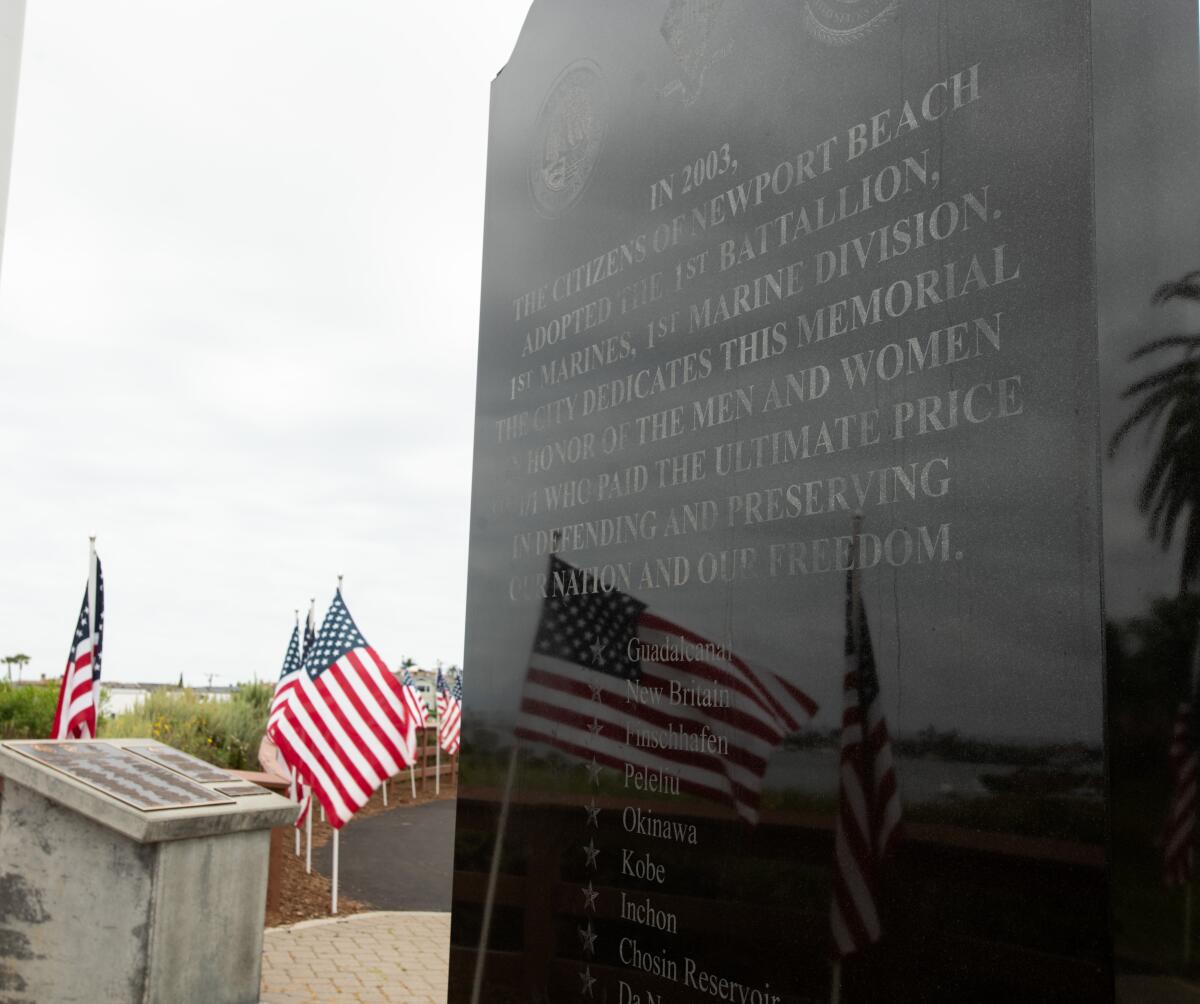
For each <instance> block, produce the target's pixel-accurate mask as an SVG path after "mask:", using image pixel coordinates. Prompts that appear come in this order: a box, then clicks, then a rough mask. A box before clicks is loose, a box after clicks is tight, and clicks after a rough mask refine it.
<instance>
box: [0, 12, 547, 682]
mask: <svg viewBox="0 0 1200 1004" xmlns="http://www.w3.org/2000/svg"><path fill="white" fill-rule="evenodd" d="M527 6H528V0H489V2H488V3H478V4H474V5H472V6H471V8H470V10H469V12H468V11H465V10H464V8H463V7H462V6H461V5H455V4H422V5H420V6H419V7H416V8H414V6H413V5H409V4H384V3H376V2H351V3H340V4H335V5H331V4H329V3H327V2H321V3H314V2H307V0H286V2H284V0H255V2H253V3H245V2H231V0H208V2H206V3H203V4H186V5H185V4H163V3H162V2H161V0H110V2H108V3H104V4H94V3H84V2H81V0H36V2H34V3H30V4H29V8H28V11H27V16H26V24H25V43H24V54H23V65H22V72H21V84H20V97H19V104H18V114H17V128H16V137H15V142H14V158H13V173H12V185H11V190H10V193H9V213H8V226H7V233H6V234H5V248H4V260H3V277H2V283H0V429H3V430H4V431H3V434H2V435H0V471H2V472H3V489H2V490H3V499H4V503H3V505H4V512H5V518H4V519H3V520H0V554H2V555H3V560H2V561H0V650H2V651H0V654H3V655H9V654H12V653H15V652H18V651H23V652H25V653H27V654H29V655H30V656H31V657H32V661H31V663H30V665H29V666H28V667H27V669H26V676H27V678H28V677H29V676H34V677H36V676H40V675H42V674H45V675H47V676H56V675H58V674H60V673H61V672H62V667H63V663H64V661H65V657H66V654H67V649H68V646H69V643H70V639H71V633H72V630H73V628H74V623H75V620H76V618H77V616H78V611H79V603H80V599H81V597H82V593H83V588H84V581H85V575H86V566H87V543H88V542H87V538H88V535H89V534H91V533H95V534H97V535H98V537H99V543H98V549H99V553H100V556H101V560H102V561H103V563H104V570H105V579H106V586H107V604H108V624H107V635H106V645H105V665H104V674H105V677H106V679H109V680H122V681H131V680H146V681H152V680H157V681H173V680H176V679H178V678H179V675H180V673H182V674H183V676H184V678H185V680H186V681H187V682H188V683H192V684H202V683H205V682H207V679H208V676H209V674H212V676H213V682H214V683H218V684H219V683H233V682H237V681H240V680H246V679H250V678H252V677H254V676H256V675H257V676H258V677H259V678H272V677H274V676H275V675H276V674H277V672H278V670H279V666H280V663H281V661H282V658H283V654H284V650H285V648H286V645H287V640H288V634H289V631H290V630H291V624H292V619H293V614H292V611H293V609H294V608H296V607H304V606H307V603H308V599H309V597H312V596H315V597H316V598H317V604H318V616H320V615H322V614H323V613H324V609H325V606H326V605H327V603H328V601H329V599H330V598H331V596H332V594H333V591H334V588H335V586H336V576H337V574H338V573H344V574H345V576H346V581H345V596H346V600H347V603H348V605H349V607H350V610H351V612H352V613H353V614H354V616H355V617H356V619H357V620H358V622H359V626H360V628H361V629H362V630H363V632H364V634H365V635H366V637H367V639H368V641H370V642H371V644H372V645H373V646H374V647H375V648H376V649H377V650H378V651H379V652H380V654H381V655H382V656H383V657H384V658H385V659H386V660H387V661H388V662H389V663H392V664H395V663H398V662H399V660H400V659H401V657H402V656H406V655H407V656H411V657H413V658H415V659H416V660H417V661H418V663H420V664H421V665H432V664H433V663H434V661H435V660H436V659H442V660H444V661H446V662H448V663H449V662H458V661H460V660H461V657H462V641H463V616H464V597H465V589H466V581H465V578H466V565H467V531H468V500H469V494H470V493H469V488H470V465H471V428H472V412H473V408H474V394H475V358H476V338H477V331H478V302H479V267H480V249H481V243H482V219H483V192H484V175H485V166H486V164H485V161H486V147H487V114H488V94H489V84H490V82H491V80H492V78H493V77H494V76H495V74H496V72H497V71H498V70H499V69H500V68H501V67H502V66H503V65H504V63H505V62H506V61H507V59H508V57H509V54H510V53H511V50H512V46H513V44H514V43H515V41H516V38H517V35H518V33H519V31H520V27H521V23H522V21H523V19H524V15H525V11H526V8H527ZM416 10H419V11H420V13H419V14H418V13H416V12H415V11H416Z"/></svg>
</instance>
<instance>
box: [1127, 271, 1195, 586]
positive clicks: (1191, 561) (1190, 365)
mask: <svg viewBox="0 0 1200 1004" xmlns="http://www.w3.org/2000/svg"><path fill="white" fill-rule="evenodd" d="M1177 299H1178V300H1186V301H1191V302H1193V303H1197V304H1200V271H1197V272H1190V273H1188V274H1187V275H1185V276H1184V277H1183V278H1182V279H1180V280H1178V281H1177V282H1168V283H1164V284H1163V285H1161V286H1160V287H1159V288H1158V289H1157V290H1156V291H1155V293H1154V298H1153V301H1152V302H1153V303H1154V304H1155V305H1156V306H1160V305H1162V304H1164V303H1166V302H1168V301H1169V300H1177ZM1173 349H1180V350H1182V353H1183V358H1182V359H1178V360H1177V361H1175V362H1172V363H1169V364H1168V365H1166V366H1165V367H1163V368H1162V369H1160V370H1157V371H1156V372H1154V373H1151V374H1150V375H1149V376H1147V377H1143V378H1142V379H1141V380H1136V381H1135V382H1133V383H1132V384H1130V385H1129V386H1128V387H1126V388H1125V392H1124V393H1123V394H1122V395H1121V397H1122V399H1124V400H1129V399H1138V400H1137V404H1136V407H1135V408H1134V409H1133V411H1132V413H1131V414H1130V415H1129V417H1128V418H1126V419H1125V421H1124V422H1122V423H1121V425H1120V426H1119V427H1118V428H1117V431H1116V432H1114V433H1113V436H1112V439H1111V440H1110V441H1109V444H1108V455H1109V457H1110V458H1111V457H1113V456H1115V455H1116V452H1117V450H1118V449H1119V448H1120V446H1121V443H1122V442H1123V441H1124V440H1125V438H1126V437H1127V436H1128V435H1129V433H1130V432H1132V431H1133V430H1134V429H1135V428H1137V427H1138V426H1144V427H1145V430H1146V439H1147V441H1149V439H1150V437H1151V436H1152V435H1153V434H1154V433H1155V432H1156V431H1158V430H1159V429H1160V427H1161V436H1160V438H1159V440H1158V445H1157V447H1156V448H1155V450H1154V453H1153V455H1152V456H1151V459H1150V468H1149V470H1147V472H1146V477H1145V479H1144V480H1143V481H1142V488H1141V492H1140V493H1139V496H1138V507H1139V508H1140V509H1141V511H1142V512H1144V513H1146V514H1147V518H1148V520H1149V527H1148V529H1149V532H1150V537H1151V539H1154V540H1158V541H1159V542H1160V543H1161V544H1162V547H1163V550H1166V549H1167V548H1169V547H1170V546H1171V542H1172V541H1173V540H1174V539H1175V533H1176V530H1177V528H1178V527H1179V525H1180V522H1181V520H1182V521H1183V524H1184V528H1183V562H1182V564H1181V565H1180V569H1179V587H1180V591H1186V590H1187V588H1188V586H1189V585H1190V584H1192V583H1193V582H1195V581H1196V580H1197V579H1200V332H1197V333H1195V334H1179V335H1167V336H1166V337H1165V338H1156V339H1155V340H1154V341H1152V342H1150V343H1149V344H1147V345H1143V346H1142V347H1141V348H1140V349H1138V350H1137V351H1136V352H1134V353H1133V354H1132V355H1130V357H1129V361H1130V362H1135V361H1137V360H1139V359H1142V358H1145V357H1147V356H1151V355H1154V354H1155V353H1158V352H1167V351H1170V350H1173ZM1185 510H1186V517H1185Z"/></svg>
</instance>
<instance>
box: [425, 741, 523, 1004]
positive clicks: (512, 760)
mask: <svg viewBox="0 0 1200 1004" xmlns="http://www.w3.org/2000/svg"><path fill="white" fill-rule="evenodd" d="M439 745H440V744H439ZM519 749H520V747H519V746H518V745H517V743H516V742H514V743H513V748H512V755H511V756H510V757H509V758H508V776H507V777H506V778H505V780H504V798H503V799H502V800H501V802H500V818H499V819H498V820H497V821H496V846H495V847H494V848H492V867H491V870H490V871H489V872H488V884H487V891H486V892H485V893H484V896H483V926H482V927H481V928H480V931H479V951H478V952H477V953H476V955H475V981H474V983H473V984H472V986H471V1004H479V1000H480V998H479V995H480V993H482V991H483V967H484V961H485V959H486V958H487V942H488V933H489V931H490V930H491V926H492V910H493V908H494V907H495V905H496V883H497V882H498V881H499V878H500V852H501V850H502V849H503V847H504V831H505V830H506V829H507V828H508V808H509V806H510V805H511V804H512V792H513V784H514V782H515V781H516V777H517V753H518V751H519Z"/></svg>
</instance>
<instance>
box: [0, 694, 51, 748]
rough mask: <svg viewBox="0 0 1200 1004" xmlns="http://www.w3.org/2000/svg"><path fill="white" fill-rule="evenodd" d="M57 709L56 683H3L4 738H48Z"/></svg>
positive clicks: (0, 715) (0, 727)
mask: <svg viewBox="0 0 1200 1004" xmlns="http://www.w3.org/2000/svg"><path fill="white" fill-rule="evenodd" d="M57 708H58V685H57V684H56V683H46V684H35V685H33V686H27V687H14V686H13V685H12V684H11V683H7V682H4V683H0V739H48V738H49V737H50V729H51V728H53V726H54V712H55V711H56V710H57Z"/></svg>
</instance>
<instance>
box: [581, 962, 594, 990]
mask: <svg viewBox="0 0 1200 1004" xmlns="http://www.w3.org/2000/svg"><path fill="white" fill-rule="evenodd" d="M579 980H580V982H581V983H582V984H583V987H582V989H580V991H579V992H580V993H581V994H587V995H588V996H589V997H594V996H595V994H593V993H592V987H593V985H594V984H595V982H596V977H595V976H593V975H592V970H591V968H590V967H589V966H584V967H583V972H582V973H580V974H579Z"/></svg>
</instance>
